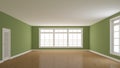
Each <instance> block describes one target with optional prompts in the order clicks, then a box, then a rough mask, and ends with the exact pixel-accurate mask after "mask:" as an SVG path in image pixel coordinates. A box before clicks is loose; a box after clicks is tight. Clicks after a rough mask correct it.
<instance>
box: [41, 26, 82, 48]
mask: <svg viewBox="0 0 120 68" xmlns="http://www.w3.org/2000/svg"><path fill="white" fill-rule="evenodd" d="M41 29H53V46H52V47H41V42H40V40H41V31H40V30H41ZM57 29H58V30H62V29H66V30H67V46H66V47H64V46H63V47H57V46H55V33H65V32H55V30H57ZM69 29H77V30H78V29H80V30H81V32H80V33H81V45H80V46H74V47H70V46H69ZM70 33H71V32H70ZM74 33H75V32H74ZM76 33H78V32H76ZM39 48H83V28H39Z"/></svg>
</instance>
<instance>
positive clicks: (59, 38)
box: [55, 33, 67, 47]
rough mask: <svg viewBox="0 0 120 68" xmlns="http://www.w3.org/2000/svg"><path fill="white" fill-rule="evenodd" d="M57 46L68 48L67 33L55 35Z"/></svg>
mask: <svg viewBox="0 0 120 68" xmlns="http://www.w3.org/2000/svg"><path fill="white" fill-rule="evenodd" d="M55 46H56V47H67V33H55Z"/></svg>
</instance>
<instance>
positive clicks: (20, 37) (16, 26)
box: [0, 12, 31, 59]
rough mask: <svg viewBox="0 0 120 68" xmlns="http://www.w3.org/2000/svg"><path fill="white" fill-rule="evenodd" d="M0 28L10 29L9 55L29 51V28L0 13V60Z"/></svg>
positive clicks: (0, 41) (0, 32) (0, 31)
mask: <svg viewBox="0 0 120 68" xmlns="http://www.w3.org/2000/svg"><path fill="white" fill-rule="evenodd" d="M2 28H9V29H11V32H12V33H11V55H12V56H14V55H16V54H19V53H22V52H24V51H27V50H30V49H31V27H30V26H29V25H27V24H25V23H23V22H21V21H19V20H17V19H15V18H13V17H11V16H9V15H7V14H5V13H2V12H0V59H2Z"/></svg>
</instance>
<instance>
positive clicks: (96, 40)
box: [90, 12, 120, 59]
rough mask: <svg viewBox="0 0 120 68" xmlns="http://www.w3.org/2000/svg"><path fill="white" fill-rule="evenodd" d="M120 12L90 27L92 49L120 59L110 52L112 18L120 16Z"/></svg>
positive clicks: (119, 57)
mask: <svg viewBox="0 0 120 68" xmlns="http://www.w3.org/2000/svg"><path fill="white" fill-rule="evenodd" d="M119 15H120V12H119V13H117V14H115V15H113V16H111V17H109V18H106V19H104V20H102V21H100V22H98V23H96V24H94V25H92V26H91V27H90V49H91V50H93V51H97V52H99V53H102V54H105V55H108V56H111V57H114V58H117V59H120V56H115V55H111V54H110V19H111V18H114V17H116V16H119Z"/></svg>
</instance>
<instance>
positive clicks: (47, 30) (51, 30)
mask: <svg viewBox="0 0 120 68" xmlns="http://www.w3.org/2000/svg"><path fill="white" fill-rule="evenodd" d="M40 31H41V32H53V29H41V30H40Z"/></svg>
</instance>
